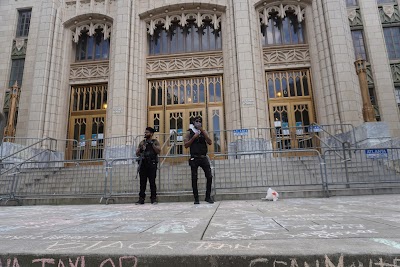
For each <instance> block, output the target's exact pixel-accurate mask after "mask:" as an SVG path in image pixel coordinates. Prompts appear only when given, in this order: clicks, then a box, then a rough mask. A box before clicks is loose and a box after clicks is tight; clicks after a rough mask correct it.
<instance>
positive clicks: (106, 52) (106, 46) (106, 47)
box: [102, 39, 110, 59]
mask: <svg viewBox="0 0 400 267" xmlns="http://www.w3.org/2000/svg"><path fill="white" fill-rule="evenodd" d="M102 52H103V59H108V58H109V54H110V40H109V39H107V40H103V48H102Z"/></svg>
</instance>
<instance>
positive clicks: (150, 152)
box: [143, 139, 158, 162]
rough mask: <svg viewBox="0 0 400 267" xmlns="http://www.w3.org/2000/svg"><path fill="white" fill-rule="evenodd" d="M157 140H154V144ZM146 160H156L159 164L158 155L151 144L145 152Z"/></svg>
mask: <svg viewBox="0 0 400 267" xmlns="http://www.w3.org/2000/svg"><path fill="white" fill-rule="evenodd" d="M156 140H157V139H152V140H151V141H152V142H155V141H156ZM143 156H144V160H154V161H157V162H158V155H157V153H156V151H155V150H154V148H153V146H152V145H150V144H147V145H146V150H145V151H144V152H143Z"/></svg>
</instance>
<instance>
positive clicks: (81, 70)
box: [69, 61, 110, 81]
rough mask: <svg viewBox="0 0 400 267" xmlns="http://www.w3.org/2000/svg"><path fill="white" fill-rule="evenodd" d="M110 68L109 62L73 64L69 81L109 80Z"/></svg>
mask: <svg viewBox="0 0 400 267" xmlns="http://www.w3.org/2000/svg"><path fill="white" fill-rule="evenodd" d="M109 74H110V66H109V62H108V61H101V62H90V63H73V64H71V68H70V72H69V79H70V80H73V81H83V80H96V81H98V80H105V81H106V80H108V76H109Z"/></svg>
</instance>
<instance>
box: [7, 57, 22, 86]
mask: <svg viewBox="0 0 400 267" xmlns="http://www.w3.org/2000/svg"><path fill="white" fill-rule="evenodd" d="M24 65H25V59H13V60H12V62H11V73H10V81H9V87H12V86H13V85H14V84H15V81H17V82H18V86H19V87H21V85H22V78H23V75H24Z"/></svg>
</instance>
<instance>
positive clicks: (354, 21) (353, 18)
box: [347, 8, 363, 27]
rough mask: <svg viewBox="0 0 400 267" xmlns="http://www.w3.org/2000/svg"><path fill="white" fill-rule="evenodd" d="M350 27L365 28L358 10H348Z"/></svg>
mask: <svg viewBox="0 0 400 267" xmlns="http://www.w3.org/2000/svg"><path fill="white" fill-rule="evenodd" d="M347 15H348V18H349V24H350V27H355V26H363V22H362V18H361V12H360V9H358V8H351V9H347Z"/></svg>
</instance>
